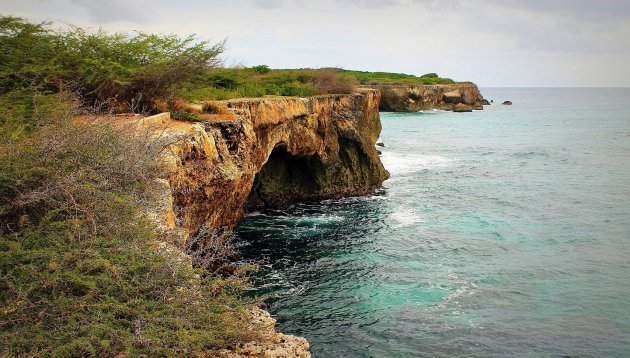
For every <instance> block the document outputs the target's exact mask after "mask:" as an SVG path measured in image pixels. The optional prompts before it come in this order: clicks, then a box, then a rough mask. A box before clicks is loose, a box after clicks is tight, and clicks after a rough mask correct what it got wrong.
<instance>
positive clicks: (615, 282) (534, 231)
mask: <svg viewBox="0 0 630 358" xmlns="http://www.w3.org/2000/svg"><path fill="white" fill-rule="evenodd" d="M482 92H483V94H484V96H485V97H486V98H488V99H494V100H495V102H500V101H503V100H506V99H510V100H512V101H513V102H514V105H513V106H502V105H499V104H495V105H493V106H489V107H486V110H484V111H479V112H474V113H467V114H460V113H450V112H428V113H413V114H390V113H382V114H381V119H382V122H383V132H382V136H381V138H382V140H383V141H384V142H385V144H386V147H385V148H383V156H382V159H383V162H384V164H385V166H386V168H387V169H388V170H389V171H390V172H391V174H392V176H391V179H389V180H388V181H386V182H385V183H384V188H383V190H382V191H380V192H379V193H377V195H374V196H371V197H366V198H350V199H343V200H335V201H326V202H323V203H319V204H303V205H297V206H295V207H292V208H290V209H287V210H282V211H265V212H262V213H255V214H251V215H249V216H248V217H247V219H246V220H245V222H244V223H243V224H242V225H241V226H240V228H239V229H238V232H237V236H238V240H239V242H240V243H241V244H242V245H243V248H242V249H243V252H244V254H245V256H246V258H250V259H257V260H260V259H265V260H267V261H266V262H267V265H264V266H263V267H262V268H261V270H260V271H259V272H258V274H257V277H256V282H257V292H258V293H261V294H266V295H268V297H269V298H268V300H267V302H268V303H269V307H268V310H269V311H270V312H271V314H272V315H273V316H274V317H276V318H277V319H278V328H279V330H280V331H282V332H284V333H288V334H296V335H301V336H304V337H306V338H307V339H308V340H309V342H310V343H311V347H312V352H313V355H314V356H315V357H333V356H334V357H337V356H347V357H417V356H427V357H447V356H470V357H478V356H509V357H538V356H565V355H568V356H598V357H599V356H616V357H628V356H630V90H629V89H486V90H483V91H482Z"/></svg>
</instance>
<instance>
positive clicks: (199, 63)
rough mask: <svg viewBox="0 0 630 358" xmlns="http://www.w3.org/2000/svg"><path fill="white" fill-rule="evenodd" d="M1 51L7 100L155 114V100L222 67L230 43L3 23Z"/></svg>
mask: <svg viewBox="0 0 630 358" xmlns="http://www.w3.org/2000/svg"><path fill="white" fill-rule="evenodd" d="M0 44H1V46H2V48H1V50H0V95H2V94H5V93H8V92H10V91H14V90H18V89H21V88H32V87H34V86H35V87H37V88H40V89H42V90H45V91H52V92H59V91H67V90H68V89H72V90H73V91H76V92H77V93H79V94H80V95H81V96H82V99H83V100H84V101H87V102H88V103H90V104H94V103H102V102H104V101H109V102H111V104H112V105H113V106H115V107H116V108H118V109H120V110H138V109H144V110H150V109H151V104H152V100H153V99H154V98H165V97H167V96H168V95H169V94H170V93H171V92H172V91H173V90H175V89H176V88H177V87H179V86H181V85H182V84H184V83H186V82H188V81H190V80H191V79H192V78H194V77H195V76H197V75H199V74H201V73H204V71H205V70H206V69H208V68H212V67H216V66H217V65H218V64H219V59H218V56H219V55H220V54H221V53H222V51H223V43H219V44H214V45H211V44H209V43H208V42H207V41H201V42H199V41H198V40H197V39H196V37H194V36H188V37H184V38H180V37H178V36H175V35H161V36H159V35H153V34H145V33H142V32H139V33H137V34H135V35H134V36H129V35H126V34H109V33H106V32H104V31H102V30H99V31H96V32H90V31H87V30H84V29H81V28H78V27H71V28H70V29H68V30H65V31H55V30H53V29H51V27H50V24H49V23H41V24H32V23H29V22H27V21H25V20H23V19H21V18H16V17H10V16H3V17H0Z"/></svg>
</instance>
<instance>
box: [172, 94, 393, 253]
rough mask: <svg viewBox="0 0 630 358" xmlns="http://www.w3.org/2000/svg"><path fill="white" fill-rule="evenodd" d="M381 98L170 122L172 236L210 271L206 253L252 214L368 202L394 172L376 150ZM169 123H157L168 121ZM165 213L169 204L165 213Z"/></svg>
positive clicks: (270, 104) (249, 105) (302, 102)
mask: <svg viewBox="0 0 630 358" xmlns="http://www.w3.org/2000/svg"><path fill="white" fill-rule="evenodd" d="M379 100H380V93H379V92H378V91H376V90H367V89H366V90H361V92H359V93H356V94H352V95H327V96H318V97H310V98H290V97H284V98H282V97H278V98H260V99H239V100H231V101H226V102H224V104H225V105H226V106H227V108H228V109H229V112H230V114H228V115H217V116H216V118H213V119H212V120H208V121H204V122H198V123H188V122H174V121H173V122H169V124H168V126H167V127H166V128H164V133H166V135H167V136H169V137H172V138H174V139H177V142H176V144H174V145H172V151H171V154H170V155H169V156H168V160H167V161H168V163H169V172H170V174H169V176H168V178H167V179H168V183H169V185H170V193H171V198H169V203H170V205H171V207H172V212H170V213H164V217H165V218H167V219H168V218H170V219H169V220H167V221H169V222H170V225H171V227H172V228H173V229H177V230H180V231H182V230H183V231H184V232H185V233H186V234H185V235H182V236H183V237H184V239H182V241H184V242H181V243H180V244H181V245H182V246H185V248H186V249H187V251H188V252H189V253H190V254H192V256H193V258H194V259H195V260H196V262H195V263H196V264H198V265H199V264H201V265H203V263H204V258H203V257H204V253H205V252H207V251H208V250H210V249H211V246H212V245H216V243H217V241H220V240H221V238H222V237H224V236H225V235H226V234H227V233H229V232H230V230H231V229H232V228H233V227H234V226H235V225H236V224H237V223H238V222H239V221H240V220H241V219H242V217H243V213H244V211H246V210H257V209H261V208H266V207H280V206H284V205H288V204H291V203H294V202H297V201H309V200H320V199H326V198H336V197H342V196H354V195H364V194H368V193H370V192H372V191H374V190H375V189H376V188H378V187H380V185H381V184H382V182H383V181H384V180H385V179H387V178H388V176H389V174H388V172H387V171H386V170H385V169H384V167H383V165H382V163H381V161H380V159H379V157H378V154H377V151H376V149H375V147H374V144H375V142H376V140H377V139H378V137H379V134H380V131H381V123H380V118H379V112H378V106H379ZM164 119H165V118H162V119H159V120H164ZM167 206H168V205H167Z"/></svg>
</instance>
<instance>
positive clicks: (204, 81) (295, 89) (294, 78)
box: [178, 65, 357, 101]
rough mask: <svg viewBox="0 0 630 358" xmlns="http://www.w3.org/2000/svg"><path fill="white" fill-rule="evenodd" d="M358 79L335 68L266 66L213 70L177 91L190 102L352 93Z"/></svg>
mask: <svg viewBox="0 0 630 358" xmlns="http://www.w3.org/2000/svg"><path fill="white" fill-rule="evenodd" d="M356 84H357V82H356V80H355V79H354V78H353V77H351V76H346V75H344V74H343V73H341V72H339V71H338V70H336V69H296V70H272V69H269V67H267V66H264V65H262V66H255V67H249V68H222V69H210V70H207V71H206V72H205V73H204V74H202V75H199V76H197V77H196V78H195V79H193V80H192V81H190V82H189V83H188V84H187V85H186V86H183V88H182V89H181V90H180V91H179V92H178V94H179V95H180V96H182V97H183V98H185V99H186V100H188V101H201V100H225V99H231V98H239V97H261V96H298V97H307V96H313V95H319V94H335V93H352V92H354V91H355V85H356Z"/></svg>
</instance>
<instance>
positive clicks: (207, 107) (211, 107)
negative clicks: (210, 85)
mask: <svg viewBox="0 0 630 358" xmlns="http://www.w3.org/2000/svg"><path fill="white" fill-rule="evenodd" d="M201 110H202V111H203V112H205V113H209V114H229V113H230V111H229V110H228V108H227V106H226V105H225V104H223V103H220V102H215V101H211V102H204V103H203V105H202V107H201Z"/></svg>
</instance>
